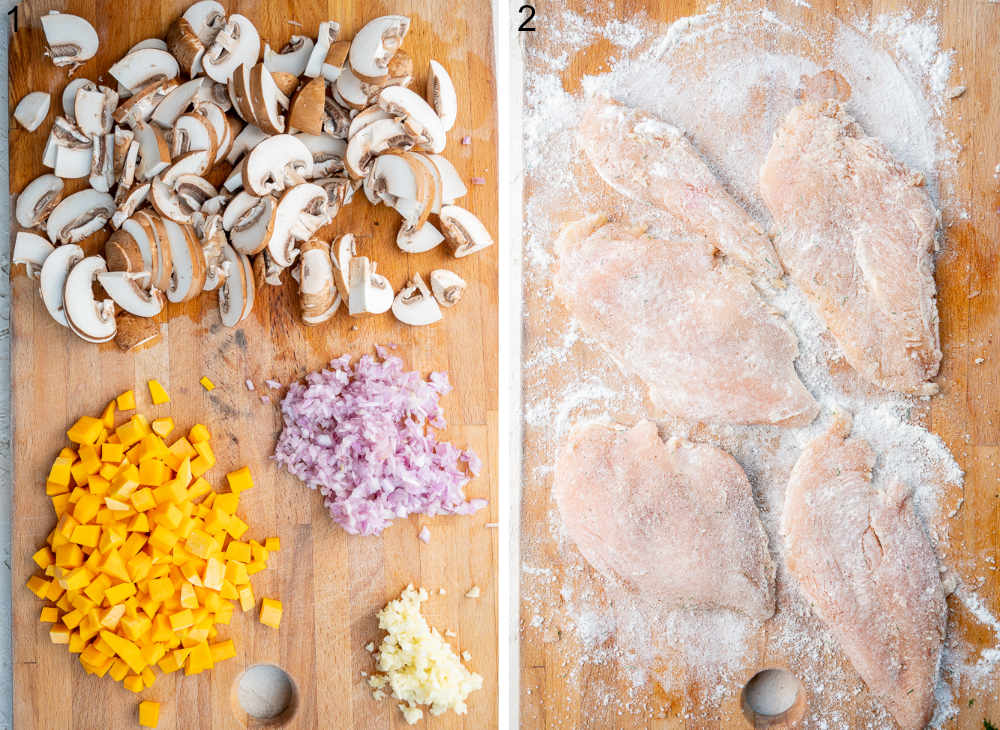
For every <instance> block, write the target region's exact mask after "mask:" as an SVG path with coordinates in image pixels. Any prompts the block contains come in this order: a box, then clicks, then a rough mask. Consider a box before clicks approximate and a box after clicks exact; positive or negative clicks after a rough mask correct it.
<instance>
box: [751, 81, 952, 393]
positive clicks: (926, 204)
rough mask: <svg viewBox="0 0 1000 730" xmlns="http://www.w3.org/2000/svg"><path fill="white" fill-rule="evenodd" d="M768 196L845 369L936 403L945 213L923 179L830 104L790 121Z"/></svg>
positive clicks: (787, 256) (792, 264) (765, 179)
mask: <svg viewBox="0 0 1000 730" xmlns="http://www.w3.org/2000/svg"><path fill="white" fill-rule="evenodd" d="M844 85H845V86H846V82H845V83H844ZM848 88H849V87H848ZM760 190H761V195H762V196H763V198H764V201H765V203H766V204H767V207H768V208H769V209H770V211H771V215H772V216H774V222H775V228H776V234H775V246H776V248H777V249H778V255H779V256H780V257H781V262H782V264H783V265H784V267H785V269H786V270H787V271H788V273H789V275H790V276H791V277H792V280H793V281H794V282H795V283H796V284H797V285H798V286H799V287H800V288H801V289H802V290H803V291H804V292H805V293H806V295H807V296H808V298H809V300H810V302H811V303H812V306H813V307H814V308H815V309H816V311H817V312H818V313H819V315H820V316H821V317H822V319H823V321H824V322H825V323H826V326H827V327H828V328H829V330H830V332H831V333H832V334H833V336H834V338H835V339H836V340H837V342H838V344H839V345H840V347H841V349H842V350H843V352H844V356H845V358H846V359H847V362H848V363H850V365H851V366H852V367H853V368H854V369H855V370H857V371H858V373H859V374H860V375H861V376H862V377H863V378H865V379H866V380H868V381H869V382H871V383H874V384H876V385H878V386H880V387H882V388H886V389H888V390H894V391H899V392H903V393H914V394H918V395H933V394H934V393H936V392H937V390H938V387H937V385H935V384H934V383H931V382H929V381H930V380H931V378H933V377H934V376H935V375H937V372H938V367H939V365H940V363H941V348H940V342H939V340H938V314H937V303H936V298H935V297H936V290H935V286H934V274H933V267H934V262H933V249H934V235H935V230H936V228H937V224H938V213H937V210H936V209H935V207H934V205H933V203H932V202H931V198H930V196H929V195H928V193H927V190H926V188H925V187H924V178H923V175H921V174H920V173H915V172H912V171H910V170H908V169H907V168H906V167H905V166H903V165H902V164H900V163H898V162H896V161H895V160H894V159H893V158H892V156H891V155H890V154H889V152H888V151H887V150H886V149H885V147H884V146H883V145H882V144H881V143H880V142H879V141H878V140H876V139H873V138H871V137H866V136H865V135H864V132H863V131H862V130H861V128H860V127H859V126H858V124H857V122H855V121H854V120H853V119H852V118H851V117H850V116H849V115H848V114H847V112H846V111H845V110H844V107H843V105H842V104H841V103H840V102H839V101H837V100H835V99H824V100H822V101H807V102H805V103H804V104H801V105H800V106H797V107H796V108H794V109H792V111H791V112H789V113H788V115H787V116H786V117H785V119H784V121H783V123H782V125H781V127H780V128H779V129H778V131H777V132H776V133H775V135H774V143H773V145H772V147H771V150H770V151H769V152H768V155H767V158H766V159H765V161H764V165H763V167H762V168H761V171H760Z"/></svg>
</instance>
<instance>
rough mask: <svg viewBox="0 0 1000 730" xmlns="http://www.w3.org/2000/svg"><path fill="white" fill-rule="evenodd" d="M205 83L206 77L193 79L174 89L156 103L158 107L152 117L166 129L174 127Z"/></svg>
mask: <svg viewBox="0 0 1000 730" xmlns="http://www.w3.org/2000/svg"><path fill="white" fill-rule="evenodd" d="M203 83H204V79H201V78H197V79H191V80H190V81H185V82H184V83H183V84H181V85H180V86H178V87H176V88H175V89H173V90H172V91H171V92H170V93H169V94H167V95H166V96H165V97H163V100H162V101H161V102H160V103H159V104H157V105H156V109H154V110H153V114H152V115H151V116H150V119H151V120H152V121H153V122H155V123H156V124H159V125H160V126H161V127H163V128H164V129H167V128H170V127H173V126H174V124H175V123H176V122H177V118H178V117H180V115H181V114H183V113H184V112H186V111H187V110H188V109H189V108H190V107H191V105H192V104H193V103H194V101H195V97H196V96H197V95H198V92H199V91H201V89H202V86H203Z"/></svg>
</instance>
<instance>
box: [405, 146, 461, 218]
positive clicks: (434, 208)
mask: <svg viewBox="0 0 1000 730" xmlns="http://www.w3.org/2000/svg"><path fill="white" fill-rule="evenodd" d="M412 154H413V157H414V158H415V159H416V160H417V161H418V162H420V164H421V165H423V167H424V169H425V170H426V171H427V174H428V175H430V176H431V179H432V180H433V183H434V200H433V201H432V202H431V213H434V214H435V215H437V214H438V213H440V212H441V189H442V188H443V187H444V184H443V181H442V179H441V172H440V171H439V170H438V168H437V165H435V164H434V162H433V161H432V160H431V158H430V157H428V156H427V155H425V154H423V153H421V152H414V153H412ZM459 182H461V181H459Z"/></svg>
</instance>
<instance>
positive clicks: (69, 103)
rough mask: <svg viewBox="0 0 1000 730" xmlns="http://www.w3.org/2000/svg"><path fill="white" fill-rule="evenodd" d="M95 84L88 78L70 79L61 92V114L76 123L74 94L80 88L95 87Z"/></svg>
mask: <svg viewBox="0 0 1000 730" xmlns="http://www.w3.org/2000/svg"><path fill="white" fill-rule="evenodd" d="M96 88H97V84H95V83H94V82H93V81H91V80H90V79H84V78H78V79H73V80H72V81H70V82H69V83H68V84H66V86H65V87H64V88H63V92H62V108H63V114H65V115H66V118H67V119H68V120H69V121H71V122H73V124H76V95H77V93H78V92H79V91H80V89H96Z"/></svg>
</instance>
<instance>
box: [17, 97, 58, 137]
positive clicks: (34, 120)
mask: <svg viewBox="0 0 1000 730" xmlns="http://www.w3.org/2000/svg"><path fill="white" fill-rule="evenodd" d="M51 102H52V97H51V96H49V94H48V93H46V92H44V91H32V92H31V93H30V94H25V95H24V96H23V97H22V98H21V101H19V102H18V103H17V108H15V109H14V119H15V120H17V123H18V124H20V125H21V126H22V127H24V128H25V129H26V130H28V131H29V132H34V131H35V130H36V129H38V127H39V126H40V125H41V123H42V122H44V121H45V117H47V116H48V115H49V104H50V103H51Z"/></svg>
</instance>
